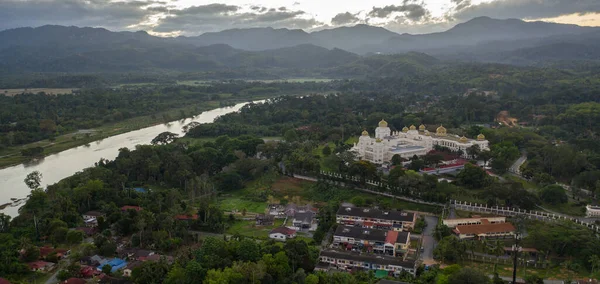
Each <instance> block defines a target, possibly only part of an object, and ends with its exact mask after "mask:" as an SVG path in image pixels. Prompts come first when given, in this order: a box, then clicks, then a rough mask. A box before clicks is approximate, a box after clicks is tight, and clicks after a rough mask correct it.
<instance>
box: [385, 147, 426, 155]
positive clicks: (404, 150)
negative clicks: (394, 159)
mask: <svg viewBox="0 0 600 284" xmlns="http://www.w3.org/2000/svg"><path fill="white" fill-rule="evenodd" d="M423 149H425V147H421V146H392V147H390V152H392V153H397V154H401V153H408V152H413V151H417V150H423Z"/></svg>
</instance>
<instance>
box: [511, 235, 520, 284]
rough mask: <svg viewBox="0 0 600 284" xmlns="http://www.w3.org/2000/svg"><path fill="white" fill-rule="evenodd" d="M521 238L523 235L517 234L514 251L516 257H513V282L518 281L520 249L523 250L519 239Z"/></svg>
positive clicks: (514, 283)
mask: <svg viewBox="0 0 600 284" xmlns="http://www.w3.org/2000/svg"><path fill="white" fill-rule="evenodd" d="M520 239H521V236H520V235H519V234H516V235H515V244H514V245H513V252H514V254H515V255H514V258H513V280H512V283H513V284H516V283H517V256H518V254H519V251H520V250H521V247H519V240H520Z"/></svg>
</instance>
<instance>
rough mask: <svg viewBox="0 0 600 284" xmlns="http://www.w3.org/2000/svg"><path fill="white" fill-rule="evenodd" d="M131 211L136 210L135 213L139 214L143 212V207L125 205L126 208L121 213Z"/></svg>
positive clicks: (122, 208)
mask: <svg viewBox="0 0 600 284" xmlns="http://www.w3.org/2000/svg"><path fill="white" fill-rule="evenodd" d="M129 210H135V211H138V212H139V211H141V210H142V207H139V206H131V205H125V206H123V207H121V211H122V212H127V211H129Z"/></svg>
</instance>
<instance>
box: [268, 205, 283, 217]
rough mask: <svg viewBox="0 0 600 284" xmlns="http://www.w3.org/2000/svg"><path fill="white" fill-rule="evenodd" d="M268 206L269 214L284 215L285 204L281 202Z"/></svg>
mask: <svg viewBox="0 0 600 284" xmlns="http://www.w3.org/2000/svg"><path fill="white" fill-rule="evenodd" d="M267 208H268V209H269V215H271V216H279V215H284V211H285V206H283V205H281V204H269V205H267Z"/></svg>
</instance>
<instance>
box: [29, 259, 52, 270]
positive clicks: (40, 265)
mask: <svg viewBox="0 0 600 284" xmlns="http://www.w3.org/2000/svg"><path fill="white" fill-rule="evenodd" d="M50 263H51V262H45V261H41V260H38V261H34V262H30V263H27V266H29V268H31V269H40V268H44V267H46V265H48V264H50Z"/></svg>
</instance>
